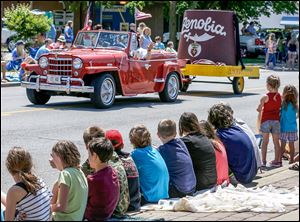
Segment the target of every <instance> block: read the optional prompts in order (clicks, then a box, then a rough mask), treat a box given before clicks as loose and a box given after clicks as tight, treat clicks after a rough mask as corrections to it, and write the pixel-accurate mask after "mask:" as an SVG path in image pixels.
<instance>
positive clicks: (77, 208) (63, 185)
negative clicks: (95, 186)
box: [51, 140, 88, 221]
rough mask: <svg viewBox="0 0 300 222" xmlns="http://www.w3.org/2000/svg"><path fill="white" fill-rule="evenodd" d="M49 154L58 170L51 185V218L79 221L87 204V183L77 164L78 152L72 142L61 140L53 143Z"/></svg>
mask: <svg viewBox="0 0 300 222" xmlns="http://www.w3.org/2000/svg"><path fill="white" fill-rule="evenodd" d="M51 156H52V158H53V160H52V161H53V163H54V164H55V167H56V169H58V170H59V171H60V173H59V177H58V180H57V182H56V183H55V184H54V186H53V198H52V201H51V210H52V216H53V218H52V219H53V220H54V221H66V220H67V221H81V220H82V219H83V216H84V212H85V208H86V204H87V197H88V185H87V179H86V177H85V175H84V173H83V172H82V171H81V169H80V166H79V165H80V153H79V151H78V149H77V147H76V146H75V144H74V143H72V142H71V141H67V140H62V141H59V142H57V143H56V144H55V145H54V147H53V148H52V153H51Z"/></svg>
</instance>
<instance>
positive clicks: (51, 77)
mask: <svg viewBox="0 0 300 222" xmlns="http://www.w3.org/2000/svg"><path fill="white" fill-rule="evenodd" d="M60 77H61V76H57V75H48V76H47V82H48V83H54V84H61V79H60Z"/></svg>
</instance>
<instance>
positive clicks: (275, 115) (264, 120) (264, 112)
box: [257, 75, 282, 167]
mask: <svg viewBox="0 0 300 222" xmlns="http://www.w3.org/2000/svg"><path fill="white" fill-rule="evenodd" d="M279 87H280V79H279V77H278V76H276V75H271V76H269V77H268V78H267V90H268V93H267V95H264V96H263V97H262V98H261V100H260V104H259V106H258V108H257V111H258V112H259V113H261V121H260V131H261V133H262V135H263V143H262V147H261V153H262V162H263V164H262V166H263V167H265V166H266V163H267V161H266V158H267V147H268V143H269V134H270V133H271V134H272V138H273V143H274V149H275V158H274V160H273V161H271V162H270V165H271V166H273V167H280V166H282V163H281V158H280V145H279V135H280V107H281V95H280V94H279V92H278V89H279Z"/></svg>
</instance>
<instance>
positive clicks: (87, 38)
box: [73, 32, 99, 48]
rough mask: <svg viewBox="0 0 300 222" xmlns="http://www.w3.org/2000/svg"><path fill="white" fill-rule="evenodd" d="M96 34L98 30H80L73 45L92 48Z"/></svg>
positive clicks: (95, 41)
mask: <svg viewBox="0 0 300 222" xmlns="http://www.w3.org/2000/svg"><path fill="white" fill-rule="evenodd" d="M98 34H99V33H98V32H80V33H79V34H78V35H77V38H76V40H75V42H74V44H73V45H74V46H76V47H77V48H78V47H82V48H94V47H95V46H96V43H97V37H98Z"/></svg>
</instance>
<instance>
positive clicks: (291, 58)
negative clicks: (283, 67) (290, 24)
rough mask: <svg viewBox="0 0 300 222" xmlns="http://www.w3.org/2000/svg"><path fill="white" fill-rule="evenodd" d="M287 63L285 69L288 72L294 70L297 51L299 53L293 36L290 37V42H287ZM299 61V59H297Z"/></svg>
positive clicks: (297, 44)
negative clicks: (286, 68)
mask: <svg viewBox="0 0 300 222" xmlns="http://www.w3.org/2000/svg"><path fill="white" fill-rule="evenodd" d="M287 47H288V61H287V67H288V69H289V70H294V68H295V60H296V58H297V55H298V53H297V51H299V42H298V41H297V38H296V36H295V35H293V36H292V38H291V40H289V42H288V44H287ZM298 60H299V58H298Z"/></svg>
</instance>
